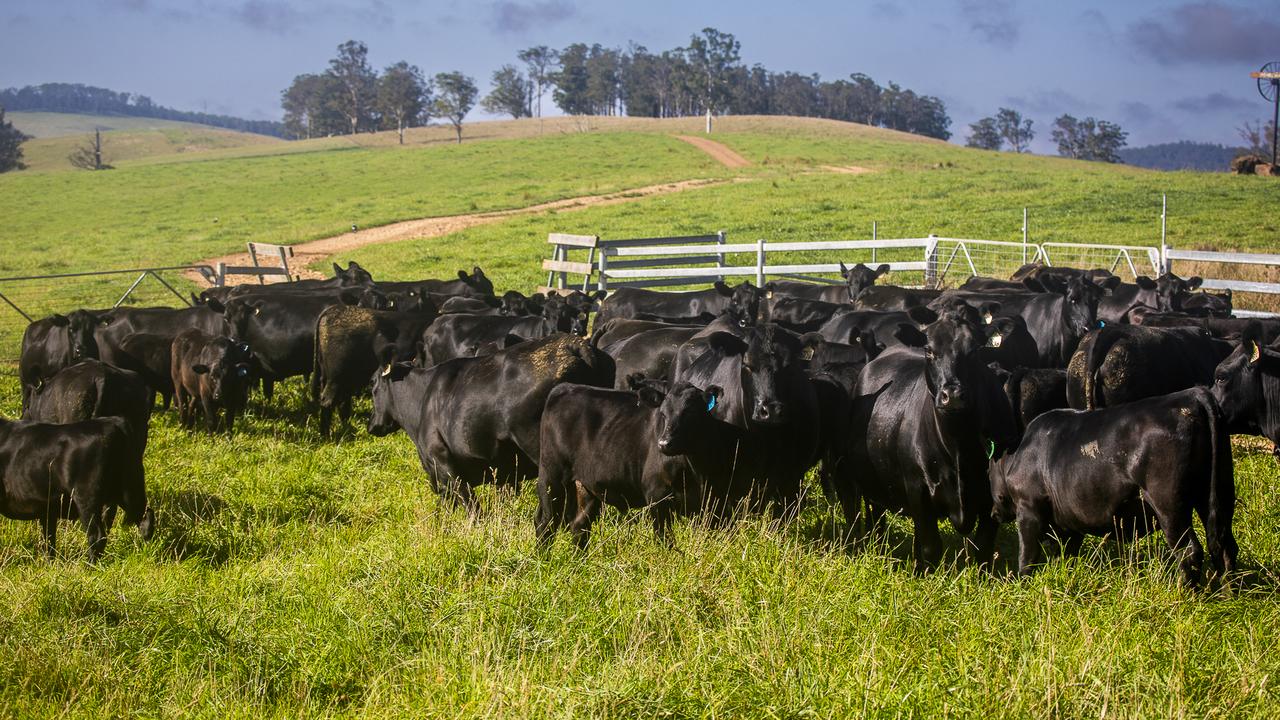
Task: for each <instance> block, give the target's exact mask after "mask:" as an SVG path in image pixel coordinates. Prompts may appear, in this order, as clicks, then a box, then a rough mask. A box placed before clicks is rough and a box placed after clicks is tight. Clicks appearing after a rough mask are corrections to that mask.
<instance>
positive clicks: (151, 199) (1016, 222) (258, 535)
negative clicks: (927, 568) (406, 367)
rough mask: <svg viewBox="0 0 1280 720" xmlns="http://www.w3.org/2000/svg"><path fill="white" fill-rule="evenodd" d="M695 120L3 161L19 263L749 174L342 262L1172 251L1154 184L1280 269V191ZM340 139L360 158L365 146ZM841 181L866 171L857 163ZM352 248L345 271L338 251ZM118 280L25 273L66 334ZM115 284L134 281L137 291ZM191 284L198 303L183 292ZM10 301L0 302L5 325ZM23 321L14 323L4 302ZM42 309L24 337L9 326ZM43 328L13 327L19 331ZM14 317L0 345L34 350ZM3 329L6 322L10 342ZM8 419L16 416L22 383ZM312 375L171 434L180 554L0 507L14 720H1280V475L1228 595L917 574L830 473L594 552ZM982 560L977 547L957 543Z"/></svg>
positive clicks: (1127, 561)
mask: <svg viewBox="0 0 1280 720" xmlns="http://www.w3.org/2000/svg"><path fill="white" fill-rule="evenodd" d="M699 123H700V121H699V120H696V119H694V120H687V121H670V122H667V121H662V122H659V121H632V120H625V119H623V120H592V121H590V122H588V121H584V120H580V119H572V118H569V119H556V120H555V121H554V122H553V121H550V120H549V121H545V122H543V123H538V122H537V121H522V122H519V123H494V124H492V125H490V124H480V123H477V124H474V125H470V126H468V133H469V137H470V138H471V140H469V141H468V142H464V143H463V144H462V145H460V146H459V145H454V144H450V143H447V142H444V141H443V139H441V138H442V136H443V132H444V131H443V130H441V129H437V128H426V129H422V130H419V131H415V132H414V133H412V134H411V138H410V140H411V141H412V144H411V145H409V146H406V147H403V148H401V147H397V146H395V144H394V139H393V138H389V137H387V136H386V135H385V134H383V135H377V136H370V137H369V138H363V137H362V138H359V145H356V144H354V143H352V142H351V141H349V140H344V139H323V140H314V141H309V142H307V143H287V144H272V145H263V146H258V147H252V148H228V149H224V150H215V151H212V152H208V153H201V154H199V155H196V154H191V155H187V156H183V155H169V156H163V158H161V157H160V156H157V157H155V158H153V159H152V160H151V161H148V162H143V161H141V160H140V161H137V162H130V163H121V165H120V167H119V169H117V170H114V171H111V172H107V173H87V172H83V173H14V174H7V175H4V176H0V217H3V218H4V230H3V231H2V232H0V246H2V247H3V250H4V252H3V253H0V276H5V277H7V276H11V275H17V274H32V273H49V272H71V271H79V270H90V269H95V268H110V267H116V268H119V267H127V266H139V265H148V264H181V263H187V262H193V261H196V260H200V259H202V258H208V257H213V256H216V255H221V254H226V253H231V252H235V251H238V250H241V249H243V247H244V245H243V244H244V242H245V241H246V240H260V241H266V242H289V243H292V242H300V241H305V240H309V239H314V238H320V237H325V236H329V235H334V234H338V233H342V232H344V231H345V230H346V229H348V228H349V226H350V224H351V223H352V222H356V223H358V224H359V225H360V226H361V227H373V226H377V225H380V224H385V223H390V222H394V221H397V220H404V219H411V218H417V217H423V216H434V215H450V214H458V213H466V212H474V211H478V210H493V209H504V208H518V207H526V206H529V205H533V204H536V203H540V202H545V201H548V200H554V199H559V198H566V197H574V196H579V195H585V194H597V193H604V192H609V191H615V190H626V189H628V188H636V187H641V186H645V185H652V184H655V183H659V182H665V181H672V180H682V179H690V178H716V179H732V180H734V182H729V183H724V184H722V185H718V186H713V187H704V188H701V189H696V190H689V191H686V192H683V193H678V194H671V195H664V196H655V197H650V198H643V199H636V200H635V201H633V202H627V203H622V204H616V205H612V206H607V207H597V208H588V209H583V210H575V211H573V212H557V213H545V214H540V215H533V216H523V217H517V218H513V219H510V220H506V221H503V222H500V223H495V224H492V225H487V226H484V227H478V228H473V229H471V230H468V231H465V232H462V233H457V234H453V235H450V236H446V237H442V238H437V239H431V240H416V241H405V242H399V243H390V244H386V245H379V246H371V247H366V248H361V249H358V250H353V251H351V252H348V253H344V254H343V255H342V258H341V259H344V260H345V259H347V258H355V259H358V260H360V261H361V262H362V263H365V264H366V265H367V267H369V269H370V270H372V272H373V273H374V275H375V276H376V277H387V278H408V277H420V276H423V275H430V276H448V275H451V274H452V273H453V272H455V271H456V270H457V268H459V267H470V266H471V265H473V264H480V265H482V266H483V267H484V268H485V269H486V271H487V272H488V273H489V274H490V275H491V276H492V277H493V278H494V280H495V282H496V283H497V285H498V287H499V289H500V290H501V289H506V288H509V287H511V288H518V289H521V290H526V291H527V290H530V289H531V288H532V287H534V286H536V285H537V284H538V283H540V282H541V281H543V280H545V276H544V275H543V274H542V273H541V272H540V271H539V270H538V264H539V261H540V259H541V258H542V257H544V256H545V254H546V245H545V239H546V233H548V232H551V231H565V232H586V233H599V234H601V235H604V236H607V237H623V236H633V235H647V234H656V233H667V232H690V231H696V232H701V231H708V230H717V229H724V230H727V231H728V232H729V236H730V238H731V239H733V238H737V239H747V238H750V239H754V238H756V237H767V238H770V239H779V240H783V239H809V238H816V239H826V238H865V237H867V236H868V235H869V233H870V225H871V222H872V221H876V222H878V223H879V228H880V230H879V231H880V234H881V236H899V237H901V236H914V235H922V234H926V233H929V232H935V233H939V234H945V235H958V236H966V235H968V236H977V237H982V238H991V239H1015V238H1017V237H1018V236H1019V232H1018V228H1019V227H1020V226H1021V210H1022V208H1023V207H1024V206H1026V207H1029V208H1030V212H1031V228H1032V229H1031V233H1032V239H1033V240H1045V239H1051V238H1052V239H1059V240H1080V241H1085V242H1125V243H1143V244H1152V243H1154V242H1155V241H1156V240H1157V238H1158V237H1159V235H1158V233H1159V225H1158V215H1159V203H1160V194H1161V193H1163V192H1167V193H1169V196H1170V212H1171V219H1170V237H1171V239H1172V241H1173V242H1174V243H1175V244H1177V245H1180V246H1185V247H1193V246H1194V247H1235V248H1249V249H1258V250H1272V251H1274V250H1275V249H1276V243H1277V239H1278V238H1277V233H1276V225H1275V224H1276V222H1278V221H1276V220H1275V219H1274V218H1275V214H1274V212H1273V211H1272V210H1273V205H1274V200H1275V186H1274V184H1273V182H1272V181H1271V180H1270V179H1268V178H1252V177H1233V176H1226V175H1204V174H1193V173H1155V172H1148V171H1141V170H1135V169H1132V168H1120V167H1111V166H1103V165H1096V164H1087V163H1079V162H1073V161H1066V160H1058V159H1050V158H1037V157H1028V156H1012V155H1008V154H998V153H987V152H980V151H973V150H967V149H964V148H959V147H955V146H952V145H947V144H944V143H937V142H932V141H924V140H921V139H919V138H913V137H911V136H904V135H901V134H898V133H891V132H886V131H880V130H874V129H870V128H866V127H863V126H857V125H848V124H842V123H831V122H824V121H813V120H797V119H787V118H767V119H765V118H729V119H725V120H723V121H722V122H720V123H719V124H718V126H717V133H716V135H715V139H716V140H719V141H720V142H723V143H725V144H726V145H728V146H729V147H731V148H733V149H734V150H736V151H737V152H739V153H741V154H742V155H743V156H745V157H746V158H748V159H749V160H751V161H753V165H752V166H750V167H747V168H742V169H738V170H727V169H725V168H723V167H722V166H720V165H718V164H716V163H715V162H714V161H712V160H710V159H709V158H708V157H707V156H706V155H704V154H702V153H701V152H700V151H698V150H696V149H694V148H692V147H691V146H689V145H688V144H686V143H683V142H680V141H679V140H676V139H673V138H671V137H670V135H671V134H690V133H694V132H697V129H698V125H699ZM344 142H345V143H346V145H345V146H343V143H344ZM827 166H838V167H850V166H856V167H859V168H866V169H869V170H871V171H872V172H869V173H863V174H856V175H855V174H843V173H837V172H832V171H830V170H829V169H826V167H827ZM325 262H326V263H327V261H325ZM130 280H131V279H122V280H119V281H117V282H116V285H113V286H111V288H107V287H104V286H102V285H91V284H85V283H76V282H70V281H67V282H61V281H60V282H49V283H26V284H24V283H4V282H0V293H4V294H5V295H6V297H10V298H12V299H16V300H18V301H19V302H20V304H29V305H30V306H31V307H32V308H33V309H37V310H38V311H39V312H42V313H43V312H49V311H52V310H54V309H59V310H67V309H70V308H73V307H77V306H102V305H109V304H110V303H111V302H113V301H114V300H115V298H116V297H118V295H119V293H120V292H122V290H123V287H125V286H127V284H128V282H129V281H130ZM116 286H119V287H116ZM180 287H182V288H184V289H186V288H192V287H193V286H191V285H189V284H183V285H180ZM0 311H3V312H6V313H7V312H8V309H7V307H4V306H0ZM3 317H9V316H3ZM15 317H16V316H15ZM9 320H10V321H13V317H9ZM21 326H22V325H21V323H19V322H16V321H13V322H11V324H10V325H7V326H6V325H3V324H0V342H2V343H3V348H7V350H6V351H5V352H3V353H0V356H6V357H13V355H15V354H16V342H17V335H16V333H17V332H19V331H20V329H21ZM5 328H8V329H5ZM4 369H6V370H7V371H8V372H7V373H0V415H3V416H5V417H13V416H15V415H16V414H17V413H18V405H19V400H18V387H17V383H16V379H15V378H14V377H13V375H12V365H8V366H4ZM309 408H310V406H309V401H308V400H307V388H306V387H305V385H304V383H303V382H301V381H300V380H295V381H291V382H289V383H286V384H284V386H283V387H282V388H281V390H280V392H279V393H278V394H277V398H276V400H275V402H274V403H272V404H271V405H263V404H262V403H261V401H260V400H258V399H255V400H254V402H253V403H252V407H251V409H250V412H249V414H248V417H247V418H245V420H244V422H242V423H239V424H238V426H237V427H238V431H237V434H236V435H235V436H233V437H230V438H227V437H206V436H204V435H192V434H189V433H187V432H185V431H182V430H181V429H180V428H179V427H178V424H177V422H176V419H175V416H174V414H173V413H172V412H157V414H156V417H155V418H154V420H153V425H152V432H151V437H150V444H149V446H148V453H147V472H148V491H149V495H150V498H151V502H152V505H153V506H154V507H155V509H156V512H157V516H158V525H157V533H156V537H155V538H153V540H152V541H151V542H149V543H143V542H141V541H140V540H139V539H138V538H137V537H136V534H134V533H133V532H132V531H131V530H129V529H125V528H120V527H117V528H116V529H115V531H114V532H113V533H112V537H111V541H110V544H109V546H108V548H107V553H106V558H105V559H104V561H103V562H102V564H101V565H100V566H99V567H96V568H95V567H88V566H86V565H85V564H84V563H83V557H84V552H85V551H84V538H83V534H82V533H81V532H80V531H79V530H78V529H77V528H76V527H75V526H73V525H71V524H69V523H68V524H63V525H62V528H61V537H60V541H59V550H60V552H61V553H62V556H63V557H62V558H60V559H59V560H57V561H55V562H52V563H48V562H45V561H44V560H43V559H41V558H40V557H39V556H38V554H37V546H36V540H37V529H36V527H35V525H34V524H33V523H25V522H21V523H20V522H14V521H8V520H0V607H3V608H4V612H2V613H0V657H2V658H4V661H3V662H0V705H2V706H3V707H4V708H5V709H6V713H8V714H12V715H14V716H19V717H30V716H52V715H71V716H79V717H101V716H123V715H128V716H161V715H163V716H174V715H217V716H237V717H259V716H279V717H299V716H352V715H368V716H389V715H399V716H406V717H441V718H456V717H480V716H484V717H494V716H500V717H537V718H543V717H545V718H552V717H637V716H643V717H657V716H670V717H681V718H702V717H708V718H709V717H787V718H800V717H853V716H898V715H912V716H929V717H933V716H954V715H960V716H982V717H1010V718H1020V717H1046V716H1067V717H1083V716H1090V717H1094V716H1102V715H1108V716H1120V717H1232V718H1234V717H1273V716H1275V715H1276V712H1277V709H1278V708H1280V694H1278V692H1277V689H1276V683H1275V682H1274V681H1271V680H1270V678H1271V676H1272V675H1276V676H1278V677H1280V636H1278V635H1277V634H1276V632H1275V627H1276V626H1277V624H1280V602H1277V601H1278V600H1280V592H1277V591H1278V589H1280V587H1278V586H1280V581H1278V580H1277V578H1280V539H1278V536H1277V528H1278V527H1280V494H1277V492H1276V488H1277V486H1280V471H1278V470H1277V466H1276V463H1275V461H1274V460H1273V458H1272V457H1271V454H1270V452H1268V450H1269V449H1267V448H1261V447H1259V444H1257V443H1250V444H1241V445H1239V446H1238V447H1237V454H1236V459H1237V466H1236V467H1237V472H1236V477H1237V492H1238V495H1239V498H1240V501H1239V505H1238V508H1237V511H1236V535H1237V538H1238V540H1239V542H1240V546H1241V563H1242V565H1243V567H1244V568H1245V572H1244V574H1243V576H1242V577H1241V578H1239V579H1238V581H1237V583H1236V584H1235V585H1234V586H1231V587H1225V588H1217V589H1212V590H1209V591H1204V592H1193V591H1190V590H1186V589H1182V588H1179V587H1177V586H1176V584H1175V583H1174V581H1173V573H1171V572H1170V571H1169V570H1168V568H1166V567H1165V566H1164V564H1163V558H1164V557H1165V553H1164V550H1163V547H1162V546H1163V542H1162V540H1161V539H1160V538H1153V539H1150V540H1148V541H1144V542H1140V543H1137V544H1136V545H1133V546H1130V547H1128V548H1126V549H1123V550H1118V549H1116V547H1115V546H1114V545H1112V544H1109V543H1103V542H1100V541H1091V542H1089V543H1087V544H1086V549H1085V552H1084V553H1083V554H1082V555H1081V556H1079V557H1076V558H1071V559H1053V560H1051V561H1050V562H1049V563H1048V564H1047V566H1046V567H1045V568H1044V569H1043V571H1042V572H1040V573H1039V574H1038V575H1036V576H1035V577H1033V578H1030V579H1027V580H1016V579H1013V578H1012V577H1010V574H1009V572H1010V562H1011V559H1012V557H1013V553H1014V552H1015V548H1016V537H1015V536H1014V533H1012V532H1010V531H1009V530H1008V529H1006V530H1005V531H1004V532H1002V535H1001V538H1000V544H999V549H1000V559H999V561H998V563H997V568H996V572H995V573H994V575H993V574H989V573H986V572H982V571H979V570H977V569H973V568H964V567H945V568H943V569H942V570H941V571H939V572H938V573H936V574H934V575H932V576H929V577H917V576H915V575H914V574H913V573H912V572H911V571H910V563H909V562H908V561H907V557H908V555H909V549H908V548H909V540H910V529H909V527H908V526H907V525H906V524H905V523H901V522H898V521H894V522H893V523H892V525H891V529H890V533H889V538H890V540H891V543H890V545H889V546H874V547H845V546H843V545H842V544H840V543H838V542H836V541H835V540H834V537H835V536H836V534H837V533H838V532H839V530H840V523H839V521H838V519H837V517H836V514H835V513H833V511H832V510H831V508H830V507H829V506H828V504H827V503H826V501H825V500H824V499H823V498H822V496H821V491H820V489H819V488H818V487H817V485H816V483H811V484H810V488H809V489H810V491H811V492H810V495H809V498H808V501H807V504H806V506H805V508H804V510H803V512H802V513H801V515H800V517H799V519H798V520H797V521H795V522H794V523H791V524H788V525H785V526H781V527H780V526H777V525H774V524H772V523H770V522H767V521H765V520H761V519H752V520H748V521H746V522H744V523H742V524H740V525H738V526H736V527H734V528H731V529H727V530H725V529H710V528H707V527H704V526H703V525H702V524H701V523H699V522H696V521H680V522H677V523H676V527H675V542H674V547H672V548H667V547H664V546H662V545H661V544H659V543H657V542H655V540H654V539H653V535H652V531H651V529H650V526H649V524H648V523H647V522H645V519H644V517H643V516H642V515H641V514H638V513H633V514H632V515H629V516H620V515H619V514H617V513H612V512H608V513H606V514H605V517H604V518H603V519H602V520H601V522H599V523H598V524H597V526H596V528H595V529H594V530H593V537H592V546H591V549H590V550H589V551H587V552H585V553H580V552H577V551H575V550H573V549H571V548H570V547H569V545H568V543H567V542H565V541H564V540H563V539H561V540H559V541H558V542H557V543H556V544H555V545H554V546H553V547H552V548H550V549H549V550H546V551H542V552H540V551H538V550H537V549H536V548H535V546H534V539H533V531H532V521H531V519H532V515H533V510H534V507H535V499H534V497H533V493H532V488H531V487H526V488H525V489H524V490H523V491H522V492H521V493H520V494H519V495H518V496H516V497H497V496H496V495H495V494H494V493H493V492H492V491H491V490H490V489H488V488H486V489H484V490H482V492H481V502H482V503H483V504H484V506H485V507H486V512H485V513H484V514H483V515H482V516H480V517H478V518H468V517H466V516H464V515H462V514H460V513H458V512H455V511H452V510H448V509H446V508H444V507H442V506H441V504H440V503H438V502H437V500H436V498H435V495H434V493H433V492H432V491H431V489H430V487H429V484H428V482H427V479H426V477H425V476H424V475H423V473H422V471H421V469H420V466H419V464H418V459H417V455H416V453H415V451H414V449H413V446H412V444H411V443H410V441H409V440H408V439H407V438H406V437H405V436H404V435H403V434H397V435H393V436H390V437H386V438H373V437H370V436H369V435H368V434H367V433H366V432H364V430H363V426H362V425H363V419H362V418H363V416H364V415H365V413H367V410H368V403H367V401H364V402H361V403H358V404H357V408H356V418H357V422H356V423H355V425H356V426H357V427H356V428H355V429H354V430H353V431H351V432H350V433H349V434H347V435H344V436H342V437H341V438H340V440H339V441H338V442H337V443H322V442H320V441H319V440H318V437H317V432H316V426H315V423H314V421H312V420H310V416H309ZM944 536H945V537H946V538H947V541H948V542H949V543H950V545H949V548H950V551H949V553H948V558H953V557H954V554H955V552H954V551H955V550H956V547H957V542H956V538H955V537H954V536H953V535H951V534H949V533H947V534H945V535H944Z"/></svg>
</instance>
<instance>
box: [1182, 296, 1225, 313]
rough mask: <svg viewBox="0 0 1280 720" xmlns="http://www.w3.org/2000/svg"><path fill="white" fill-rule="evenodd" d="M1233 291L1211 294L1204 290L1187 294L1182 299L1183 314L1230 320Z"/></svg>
mask: <svg viewBox="0 0 1280 720" xmlns="http://www.w3.org/2000/svg"><path fill="white" fill-rule="evenodd" d="M1231 308H1232V297H1231V290H1230V289H1228V290H1224V291H1222V292H1220V293H1211V292H1207V291H1204V290H1201V291H1200V292H1194V293H1187V294H1186V295H1185V296H1184V297H1183V298H1182V312H1184V313H1187V314H1189V315H1195V316H1197V317H1212V318H1229V317H1231Z"/></svg>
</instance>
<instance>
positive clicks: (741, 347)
mask: <svg viewBox="0 0 1280 720" xmlns="http://www.w3.org/2000/svg"><path fill="white" fill-rule="evenodd" d="M707 344H709V345H710V346H711V349H712V350H715V351H716V352H719V353H721V354H724V355H741V354H742V353H745V352H746V351H747V344H746V343H745V342H743V340H742V338H740V337H738V336H737V335H734V334H733V333H727V332H714V333H711V335H709V336H708V337H707Z"/></svg>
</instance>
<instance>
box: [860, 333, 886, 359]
mask: <svg viewBox="0 0 1280 720" xmlns="http://www.w3.org/2000/svg"><path fill="white" fill-rule="evenodd" d="M853 341H854V342H856V343H858V344H859V345H861V346H862V351H863V352H865V353H866V354H867V360H875V359H876V356H878V355H879V354H880V353H882V352H884V343H882V342H880V341H879V340H877V339H876V334H875V333H873V332H871V331H870V330H864V331H863V332H862V333H860V334H858V335H857V336H855V337H854V338H853Z"/></svg>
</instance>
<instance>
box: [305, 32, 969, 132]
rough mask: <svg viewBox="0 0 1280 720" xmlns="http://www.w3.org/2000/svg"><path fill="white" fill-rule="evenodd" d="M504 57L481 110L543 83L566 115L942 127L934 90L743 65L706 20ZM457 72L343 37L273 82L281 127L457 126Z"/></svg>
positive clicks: (523, 101) (498, 108) (536, 98)
mask: <svg viewBox="0 0 1280 720" xmlns="http://www.w3.org/2000/svg"><path fill="white" fill-rule="evenodd" d="M516 59H517V62H516V63H509V64H505V65H503V66H502V67H500V68H498V69H497V70H495V71H494V73H493V75H492V77H491V79H490V89H489V92H488V94H487V95H485V97H484V98H483V100H481V107H483V108H484V109H485V110H486V111H488V112H490V113H493V114H495V115H510V116H511V117H513V118H521V117H535V116H541V115H542V109H543V104H542V103H543V99H544V98H545V97H546V95H547V93H548V92H550V94H551V99H552V101H553V102H554V103H555V105H556V106H557V107H558V108H560V110H561V111H563V112H565V113H568V114H571V115H631V116H639V117H664V118H665V117H684V116H692V115H702V114H704V113H711V114H713V115H727V114H733V115H799V116H805V117H822V118H830V119H835V120H848V121H852V122H860V123H865V124H868V125H875V126H879V127H885V128H890V129H893V130H901V131H904V132H911V133H916V134H920V135H927V136H929V137H936V138H941V139H944V140H945V139H948V138H950V137H951V132H950V131H949V129H948V128H949V127H950V125H951V118H950V117H948V116H947V112H946V106H945V105H944V104H943V102H942V101H941V100H939V99H938V98H936V97H932V96H928V95H919V94H917V93H915V92H914V91H912V90H909V89H906V88H903V87H900V86H899V85H897V84H896V83H892V82H891V83H889V84H888V85H887V86H881V85H879V84H878V83H876V81H874V80H873V79H871V78H870V77H868V76H866V75H863V74H860V73H855V74H853V75H850V76H849V77H848V79H838V80H831V81H824V80H823V79H822V78H821V77H819V76H818V75H816V74H811V75H805V74H801V73H794V72H773V71H770V70H768V69H766V68H764V67H763V66H761V65H752V66H750V67H748V66H746V65H744V64H743V62H742V59H741V45H740V43H739V42H738V41H737V39H735V38H734V36H733V35H731V34H729V33H724V32H720V31H719V30H716V29H715V28H705V29H703V30H702V32H701V33H699V34H697V35H693V36H692V37H690V39H689V43H688V45H686V46H685V47H678V48H674V49H671V50H664V51H662V52H657V53H655V52H650V51H649V50H648V49H646V48H644V47H643V46H640V45H635V44H631V45H629V46H628V47H627V48H626V49H625V50H624V49H621V48H609V47H604V46H602V45H600V44H598V43H596V44H592V45H587V44H584V43H574V44H571V45H569V46H567V47H564V48H561V49H553V48H549V47H547V46H545V45H540V46H535V47H531V48H526V49H524V50H521V51H519V52H518V53H516ZM463 80H466V81H470V78H466V77H465V76H461V75H460V74H459V73H442V74H440V75H436V76H435V79H434V82H432V81H428V80H427V79H426V78H425V77H424V76H423V74H422V72H421V71H420V70H418V68H417V67H415V66H413V65H409V64H408V63H405V62H400V63H396V64H395V65H392V66H390V67H388V68H386V70H384V71H383V73H382V74H381V75H379V74H378V73H376V72H375V71H374V70H373V68H372V67H371V66H370V65H369V63H368V48H367V47H366V46H365V44H364V43H361V42H357V41H354V40H352V41H348V42H346V43H344V44H343V45H341V46H339V48H338V56H337V57H335V58H334V59H333V60H331V61H330V63H329V68H328V69H327V70H326V71H324V72H322V73H318V74H308V75H299V76H298V77H296V78H295V79H294V81H293V84H292V85H290V87H289V88H288V89H286V90H285V91H284V93H283V95H282V102H283V106H284V110H285V127H286V128H287V130H288V132H289V134H290V135H292V136H293V137H316V136H320V135H332V134H344V133H356V132H364V131H374V130H380V129H399V130H401V134H402V135H403V129H404V128H405V127H413V126H415V125H422V124H425V123H426V122H427V120H428V119H429V118H431V117H449V119H450V121H451V122H452V121H453V120H454V117H457V121H456V122H454V126H455V128H457V129H458V130H459V133H460V132H461V130H460V128H461V118H462V117H465V115H466V112H467V111H468V110H470V107H471V106H472V105H473V104H474V101H475V99H476V95H477V94H478V93H476V92H474V90H473V89H474V82H470V83H469V84H468V83H465V82H461V81H463ZM464 100H466V101H469V102H462V101H464ZM459 137H461V135H459Z"/></svg>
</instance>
